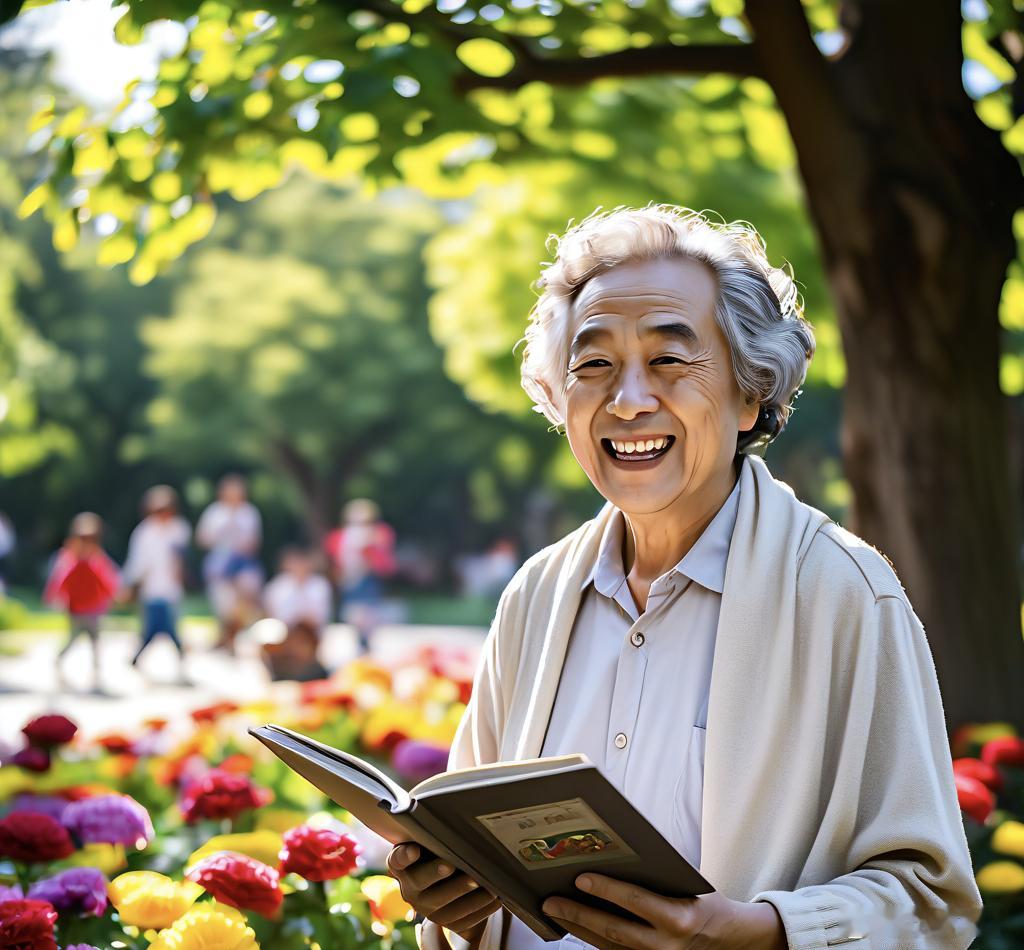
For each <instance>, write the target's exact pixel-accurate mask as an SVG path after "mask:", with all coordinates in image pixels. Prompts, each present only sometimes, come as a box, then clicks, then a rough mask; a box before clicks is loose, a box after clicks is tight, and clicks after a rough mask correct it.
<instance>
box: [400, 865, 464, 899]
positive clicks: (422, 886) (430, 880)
mask: <svg viewBox="0 0 1024 950" xmlns="http://www.w3.org/2000/svg"><path fill="white" fill-rule="evenodd" d="M454 873H455V868H453V867H452V866H451V865H450V864H449V863H448V862H447V861H442V860H441V859H439V858H433V857H432V858H431V859H430V860H429V861H417V862H416V864H413V865H410V866H409V867H407V868H406V869H405V871H404V872H403V877H404V878H405V880H406V881H408V882H409V884H410V886H411V887H413V888H415V889H416V890H417V891H425V890H426V889H427V888H428V887H430V886H432V885H434V884H436V883H437V882H438V881H443V880H444V879H445V878H446V877H451V875H452V874H454Z"/></svg>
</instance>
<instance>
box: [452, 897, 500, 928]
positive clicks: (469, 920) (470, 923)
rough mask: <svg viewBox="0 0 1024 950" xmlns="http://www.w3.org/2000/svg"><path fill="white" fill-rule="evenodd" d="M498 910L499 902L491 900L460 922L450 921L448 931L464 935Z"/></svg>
mask: <svg viewBox="0 0 1024 950" xmlns="http://www.w3.org/2000/svg"><path fill="white" fill-rule="evenodd" d="M499 910H501V901H499V900H497V899H495V900H492V901H490V902H489V903H488V904H487V905H486V906H485V907H482V908H481V909H480V910H478V911H476V912H475V913H473V914H467V915H466V916H465V917H463V918H462V919H461V920H455V921H452V923H451V925H450V926H449V927H448V929H449V930H453V931H455V933H465V932H466V931H467V930H469V929H471V928H472V927H475V926H476V925H477V924H479V923H480V922H481V921H484V920H486V919H487V918H488V917H490V916H491V914H496V913H497V912H498V911H499Z"/></svg>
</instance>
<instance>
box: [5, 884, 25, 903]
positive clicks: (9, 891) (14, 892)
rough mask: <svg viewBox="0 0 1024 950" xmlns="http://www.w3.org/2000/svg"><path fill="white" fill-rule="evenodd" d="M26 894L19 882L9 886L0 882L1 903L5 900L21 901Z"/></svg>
mask: <svg viewBox="0 0 1024 950" xmlns="http://www.w3.org/2000/svg"><path fill="white" fill-rule="evenodd" d="M24 896H25V895H24V894H23V893H22V891H21V888H20V887H18V885H17V884H14V885H13V886H11V887H8V886H7V885H6V884H0V904H2V903H3V902H4V901H20V900H21V899H22V898H23V897H24Z"/></svg>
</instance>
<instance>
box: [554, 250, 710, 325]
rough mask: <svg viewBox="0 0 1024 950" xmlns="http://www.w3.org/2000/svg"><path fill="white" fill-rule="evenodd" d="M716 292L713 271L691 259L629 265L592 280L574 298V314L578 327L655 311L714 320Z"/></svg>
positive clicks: (659, 260)
mask: <svg viewBox="0 0 1024 950" xmlns="http://www.w3.org/2000/svg"><path fill="white" fill-rule="evenodd" d="M717 292H718V286H717V282H716V280H715V275H714V273H713V272H712V270H711V269H710V268H709V267H708V266H707V265H705V264H702V263H700V262H699V261H695V260H693V259H692V258H689V257H666V258H658V259H656V260H646V261H630V262H627V263H623V264H616V265H615V266H614V267H611V268H609V269H608V270H606V271H603V272H601V273H599V274H596V275H595V276H594V277H591V278H590V280H588V281H587V282H586V283H585V284H584V285H583V286H582V287H581V288H580V289H579V291H578V292H577V293H576V295H575V297H574V298H573V301H572V305H571V312H572V315H573V318H574V319H573V323H574V325H576V326H578V325H579V324H580V323H582V322H583V321H584V320H586V319H587V318H588V317H589V316H593V315H594V314H597V313H620V314H623V315H630V316H642V315H643V314H644V313H647V312H650V311H651V310H652V309H656V308H664V309H669V310H677V311H680V312H682V313H685V314H687V315H689V316H693V317H695V318H700V317H704V316H711V314H712V312H713V308H714V302H715V296H716V294H717Z"/></svg>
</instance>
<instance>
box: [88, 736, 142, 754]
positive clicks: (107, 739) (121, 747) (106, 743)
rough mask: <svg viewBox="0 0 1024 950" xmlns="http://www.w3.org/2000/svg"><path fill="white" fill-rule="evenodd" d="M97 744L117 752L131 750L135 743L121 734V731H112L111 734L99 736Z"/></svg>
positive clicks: (109, 750)
mask: <svg viewBox="0 0 1024 950" xmlns="http://www.w3.org/2000/svg"><path fill="white" fill-rule="evenodd" d="M96 744H97V745H101V746H103V748H104V749H106V750H107V751H108V752H113V753H115V754H123V753H125V752H131V751H132V748H133V747H134V745H135V743H134V741H133V740H131V739H129V738H128V737H127V736H123V735H121V733H119V732H111V733H110V734H109V735H105V736H99V737H97V739H96Z"/></svg>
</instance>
